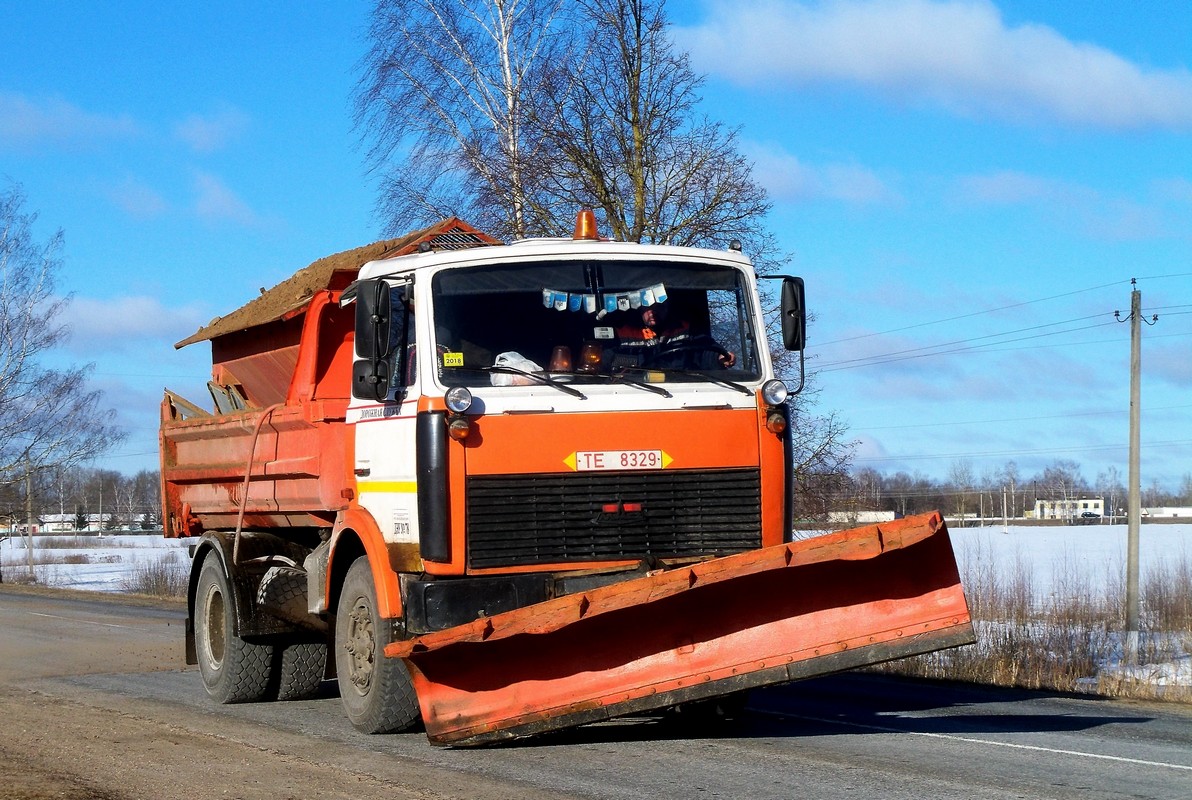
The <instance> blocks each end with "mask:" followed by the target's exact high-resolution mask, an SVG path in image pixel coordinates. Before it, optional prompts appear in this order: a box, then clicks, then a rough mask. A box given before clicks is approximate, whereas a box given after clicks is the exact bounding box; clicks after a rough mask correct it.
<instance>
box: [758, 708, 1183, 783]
mask: <svg viewBox="0 0 1192 800" xmlns="http://www.w3.org/2000/svg"><path fill="white" fill-rule="evenodd" d="M754 710H755V711H756V709H754ZM758 713H761V714H768V715H770V716H775V717H788V718H790V719H801V720H806V721H808V722H827V723H831V724H835V725H844V726H846V727H853V728H866V729H868V730H873V731H882V732H884V733H905V734H907V735H910V736H925V737H927V738H929V739H948V740H951V741H955V742H967V743H969V744H988V745H993V746H994V747H1007V748H1010V749H1012V750H1031V751H1034V752H1038V753H1054V754H1056V755H1065V756H1079V757H1081V758H1094V759H1099V760H1101V761H1116V762H1119V763H1122V764H1137V765H1139V766H1144V767H1166V768H1168V769H1178V770H1183V771H1186V772H1192V766H1189V765H1186V764H1169V763H1167V762H1166V761H1145V760H1143V759H1140V758H1125V757H1124V756H1107V755H1102V754H1101V753H1085V752H1083V751H1080V750H1063V749H1060V748H1056V747H1039V746H1038V745H1033V744H1015V743H1013V742H999V741H997V740H994V739H974V738H972V737H971V736H956V735H954V734H950V733H929V732H927V731H908V730H904V729H902V728H888V727H885V726H883V725H870V724H868V723H864V722H849V721H847V720H839V719H826V718H823V717H808V716H804V715H802V714H787V713H783V712H781V711H758Z"/></svg>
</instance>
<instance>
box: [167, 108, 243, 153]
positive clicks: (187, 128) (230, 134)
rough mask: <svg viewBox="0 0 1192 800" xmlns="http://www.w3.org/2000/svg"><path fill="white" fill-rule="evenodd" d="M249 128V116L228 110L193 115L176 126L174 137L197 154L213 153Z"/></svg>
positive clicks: (234, 110)
mask: <svg viewBox="0 0 1192 800" xmlns="http://www.w3.org/2000/svg"><path fill="white" fill-rule="evenodd" d="M247 126H248V116H247V115H246V114H244V113H243V112H241V111H238V110H236V109H232V108H228V109H224V110H222V111H219V112H218V113H215V114H212V115H209V116H201V115H199V114H192V115H191V116H189V117H187V118H186V119H184V120H182V121H181V122H178V123H177V124H175V125H174V136H175V137H177V138H178V139H180V140H182V141H183V142H184V143H185V144H186V145H187V146H189V147H190V148H191V149H192V150H194V151H195V152H197V153H213V152H215V151H216V150H219V149H220V148H221V147H223V146H224V145H226V144H227V143H228V142H229V141H231V140H232V139H234V138H235V137H236V136H238V135H239V134H240V132H241V131H243V130H244V129H245V128H246V127H247Z"/></svg>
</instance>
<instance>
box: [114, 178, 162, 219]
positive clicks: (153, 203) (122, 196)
mask: <svg viewBox="0 0 1192 800" xmlns="http://www.w3.org/2000/svg"><path fill="white" fill-rule="evenodd" d="M107 195H108V197H109V198H110V199H111V201H112V202H113V203H115V204H116V205H117V206H118V207H119V208H121V209H122V210H123V211H124V212H125V213H126V214H128V215H129V216H131V217H134V218H137V219H152V218H153V217H159V216H161V215H162V214H164V213H165V212H166V211H168V210H169V203H167V202H166V200H165V198H163V197H162V196H161V195H160V194H158V193H157V191H155V190H154V189H153V188H152V187H150V186H148V185H147V184H145V183H143V182H142V181H140V180H138V179H136V178H132V177H129V178H125V179H124V180H123V181H121V182H120V183H119V184H117V185H116V186H114V187H112V188H110V189H109V190H108V191H107Z"/></svg>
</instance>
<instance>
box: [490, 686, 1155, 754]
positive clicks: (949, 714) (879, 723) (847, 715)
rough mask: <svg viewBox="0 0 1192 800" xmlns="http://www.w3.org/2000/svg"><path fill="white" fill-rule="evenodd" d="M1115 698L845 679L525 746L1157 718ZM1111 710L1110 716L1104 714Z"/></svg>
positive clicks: (1047, 729)
mask: <svg viewBox="0 0 1192 800" xmlns="http://www.w3.org/2000/svg"><path fill="white" fill-rule="evenodd" d="M1106 703H1107V701H1106V700H1105V699H1104V698H1097V697H1092V696H1084V695H1079V696H1078V695H1069V694H1063V693H1049V692H1037V691H1025V690H1019V689H1001V688H997V687H984V686H972V685H968V684H948V683H942V682H927V681H917V680H908V679H901V678H895V677H889V676H883V675H870V674H855V673H854V674H844V675H837V676H831V677H826V678H816V679H811V680H807V681H801V682H798V683H793V684H789V685H786V686H780V687H771V688H768V689H757V690H754V691H753V692H752V693H751V694H750V695H749V697H748V702H747V704H746V707H745V709H744V711H743V712H742V713H740V714H738V715H736V716H735V717H732V718H729V719H719V720H713V719H702V720H692V719H690V718H684V717H683V716H682V715H677V714H667V713H661V714H654V715H649V716H638V717H626V718H622V719H619V720H611V721H609V722H606V723H601V724H597V725H588V726H585V727H581V728H574V729H571V730H565V731H558V732H555V733H552V734H545V735H542V736H538V737H534V738H532V739H526V740H519V741H517V742H513V743H511V744H512V745H513V746H551V745H575V744H597V743H613V742H631V741H642V742H646V741H665V740H691V739H759V738H804V737H808V738H810V737H820V736H841V735H857V734H882V733H885V734H889V733H909V734H918V735H938V736H966V735H996V734H1018V733H1064V732H1079V731H1085V730H1089V729H1093V728H1098V727H1102V726H1105V725H1122V724H1127V725H1135V724H1142V723H1146V722H1149V721H1151V720H1152V719H1153V718H1152V717H1149V716H1146V715H1145V714H1144V713H1141V712H1140V711H1139V710H1138V709H1133V710H1130V709H1122V708H1121V707H1117V708H1115V709H1113V710H1110V709H1109V708H1107V707H1106V708H1098V707H1099V706H1104V705H1105V704H1106ZM1102 710H1104V711H1105V712H1106V713H1096V712H1099V711H1102Z"/></svg>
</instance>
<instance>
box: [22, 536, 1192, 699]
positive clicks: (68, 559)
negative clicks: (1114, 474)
mask: <svg viewBox="0 0 1192 800" xmlns="http://www.w3.org/2000/svg"><path fill="white" fill-rule="evenodd" d="M949 531H950V533H951V537H952V543H953V547H954V549H955V551H956V558H957V562H958V563H959V565H960V572H961V575H962V577H964V579H965V582H966V585H968V586H970V587H971V586H972V585H973V584H975V583H978V582H979V580H978V576H980V579H981V580H988V579H989V576H991V575H992V576H996V577H997V578H998V579H999V580H1001V581H1003V582H1005V583H1013V582H1020V583H1021V581H1022V580H1023V579H1024V577H1025V579H1026V580H1027V585H1028V586H1029V587H1030V588H1031V591H1032V594H1033V597H1034V600H1035V603H1036V604H1037V605H1041V604H1043V603H1045V602H1047V601H1056V600H1065V599H1068V598H1069V597H1071V596H1072V595H1092V596H1102V595H1107V594H1108V595H1109V596H1111V597H1113V596H1116V593H1120V592H1122V591H1124V589H1123V587H1124V586H1125V570H1126V535H1127V534H1126V526H1125V525H1079V526H1071V527H1032V526H1023V525H1010V526H1008V527H1006V528H1003V527H1002V525H1001V524H1000V523H999V524H996V525H987V526H985V527H969V528H961V527H950V528H949ZM1139 538H1140V573H1141V584H1142V586H1143V587H1146V586H1147V576H1148V574H1156V573H1158V574H1183V575H1187V574H1188V571H1189V566H1188V565H1189V564H1190V563H1192V523H1189V524H1172V525H1167V524H1164V525H1143V526H1142V528H1141V531H1140V536H1139ZM188 544H189V543H188V542H186V541H185V540H173V539H165V538H163V537H162V536H160V535H158V534H150V535H131V534H119V535H112V534H107V535H104V536H102V537H98V536H95V535H94V534H89V535H86V536H38V537H35V538H34V563H35V566H34V572H35V574H36V575H37V581H38V583H41V584H43V585H48V586H54V587H60V588H69V589H83V590H91V591H98V592H126V591H129V590H130V587H131V586H133V585H135V577H136V572H137V570H138V569H144V568H146V567H147V566H155V567H164V568H166V569H168V570H171V571H173V570H177V571H178V573H179V575H180V576H183V577H182V580H184V576H185V575H186V574H188V570H189V568H190V558H189V556H188V554H187V552H186V548H187V546H188ZM27 555H28V554H27V552H26V550H25V545H24V541H23V540H21V539H19V538H9V539H7V540H5V541H3V542H0V564H2V565H3V579H4V581H5V582H19V581H24V580H27V575H28V567H27ZM970 595H971V588H970ZM1169 634H1170V635H1171V636H1172V637H1173V638H1174V640H1175V641H1177V642H1184V643H1185V644H1183V645H1182V647H1183V648H1185V650H1177V654H1176V657H1175V658H1174V660H1172V661H1170V662H1166V663H1163V664H1151V665H1145V667H1143V668H1139V667H1131V668H1129V670H1128V673H1129V675H1130V676H1132V677H1137V678H1139V679H1141V680H1143V681H1144V682H1147V683H1150V684H1152V685H1178V686H1182V687H1190V686H1192V656H1190V655H1189V654H1188V653H1187V652H1186V649H1187V644H1186V642H1188V641H1189V640H1192V631H1171V632H1169ZM1179 646H1180V645H1177V647H1179ZM1112 660H1113V661H1117V660H1118V659H1117V658H1116V657H1115V658H1113V659H1112ZM1101 670H1102V671H1103V672H1107V671H1112V672H1114V673H1116V674H1118V675H1126V674H1127V670H1125V669H1124V668H1123V667H1121V666H1120V665H1119V664H1114V663H1104V664H1102V666H1101Z"/></svg>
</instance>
